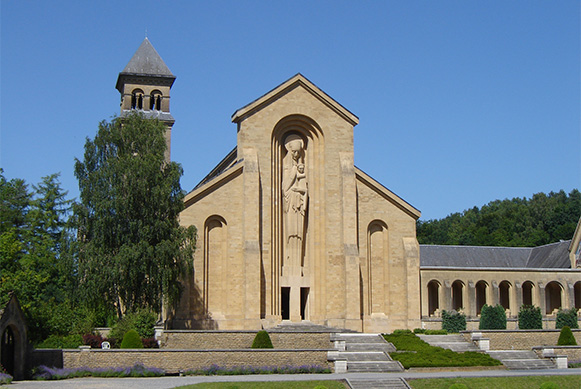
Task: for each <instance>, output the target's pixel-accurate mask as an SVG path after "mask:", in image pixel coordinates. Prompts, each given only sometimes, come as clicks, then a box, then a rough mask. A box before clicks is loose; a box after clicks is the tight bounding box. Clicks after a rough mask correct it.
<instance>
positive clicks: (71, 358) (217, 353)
mask: <svg viewBox="0 0 581 389" xmlns="http://www.w3.org/2000/svg"><path fill="white" fill-rule="evenodd" d="M327 351H328V350H282V349H280V350H279V349H247V350H178V349H172V350H170V349H145V350H129V349H111V350H101V349H90V350H78V349H74V350H73V349H70V350H62V356H63V367H65V368H76V367H88V368H110V367H127V366H133V365H134V364H136V363H142V364H143V365H145V366H147V367H157V368H160V369H164V370H165V371H166V373H178V372H179V371H186V370H191V369H201V368H204V367H209V366H211V365H218V366H220V367H237V366H253V367H261V366H280V367H282V366H305V365H317V366H323V367H331V366H330V364H329V363H328V362H327Z"/></svg>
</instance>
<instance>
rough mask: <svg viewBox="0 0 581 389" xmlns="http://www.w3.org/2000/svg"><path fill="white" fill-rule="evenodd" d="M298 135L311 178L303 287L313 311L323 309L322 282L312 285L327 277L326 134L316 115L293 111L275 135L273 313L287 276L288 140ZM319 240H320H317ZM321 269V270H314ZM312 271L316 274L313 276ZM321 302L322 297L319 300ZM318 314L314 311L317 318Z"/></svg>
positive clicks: (272, 265) (276, 312)
mask: <svg viewBox="0 0 581 389" xmlns="http://www.w3.org/2000/svg"><path fill="white" fill-rule="evenodd" d="M291 135H294V136H295V138H296V137H297V136H298V137H300V139H302V140H303V143H304V165H305V174H306V177H307V182H308V211H307V215H306V216H305V219H306V220H305V231H304V240H303V258H302V261H301V262H302V263H301V265H302V274H301V280H300V282H301V286H300V287H301V288H303V289H304V288H308V289H309V290H308V294H309V299H310V300H311V301H310V302H309V304H308V306H309V309H310V310H311V312H313V311H319V312H322V311H323V310H322V309H320V308H322V307H319V308H318V307H317V303H316V301H317V299H316V296H317V295H318V294H319V290H320V288H321V285H311V284H310V281H309V280H311V279H318V280H324V279H325V277H324V273H323V272H324V267H325V264H324V260H323V258H324V253H325V228H324V226H325V216H324V215H325V201H324V195H325V193H324V177H325V174H324V166H325V152H324V151H325V138H324V134H323V131H322V129H321V127H320V126H319V125H318V124H317V122H315V121H314V120H313V119H312V118H310V117H307V116H304V115H289V116H286V117H284V118H282V119H281V120H279V121H278V123H277V124H276V125H275V126H274V128H273V131H272V139H271V153H272V155H271V161H272V163H271V180H272V182H271V190H272V193H271V198H272V203H271V214H272V217H271V234H272V236H271V240H272V251H271V258H270V261H271V263H270V274H269V277H270V279H271V282H270V284H271V285H272V288H271V291H270V304H269V307H268V309H269V310H270V313H271V314H272V315H276V316H280V315H281V287H286V286H287V285H283V284H284V283H285V280H284V279H283V282H282V283H283V284H281V278H283V271H282V270H283V267H282V266H283V263H284V255H285V242H284V215H283V203H284V198H283V197H284V196H283V194H282V190H283V189H282V181H283V174H284V169H285V166H284V165H285V163H286V162H288V158H286V160H285V157H287V150H286V148H285V140H286V139H287V137H289V136H291ZM315 242H316V243H317V244H315ZM315 269H317V270H316V271H317V273H320V274H312V272H313V271H315ZM311 275H312V276H311ZM319 302H321V300H319ZM315 316H316V315H311V317H312V318H314V317H315Z"/></svg>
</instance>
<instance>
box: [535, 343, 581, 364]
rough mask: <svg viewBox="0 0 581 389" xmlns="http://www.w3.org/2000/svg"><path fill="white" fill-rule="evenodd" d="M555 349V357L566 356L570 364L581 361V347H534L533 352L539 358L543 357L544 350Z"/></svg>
mask: <svg viewBox="0 0 581 389" xmlns="http://www.w3.org/2000/svg"><path fill="white" fill-rule="evenodd" d="M547 348H550V349H553V350H554V352H555V355H566V356H567V361H568V362H573V361H575V362H579V361H581V346H550V347H541V346H539V347H533V351H534V352H536V353H537V354H538V355H539V356H542V355H543V350H544V349H547Z"/></svg>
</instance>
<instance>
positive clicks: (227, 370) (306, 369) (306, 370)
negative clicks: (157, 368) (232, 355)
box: [185, 365, 331, 375]
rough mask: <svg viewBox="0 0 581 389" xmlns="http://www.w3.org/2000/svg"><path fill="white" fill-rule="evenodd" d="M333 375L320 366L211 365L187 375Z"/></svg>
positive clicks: (189, 372) (189, 371)
mask: <svg viewBox="0 0 581 389" xmlns="http://www.w3.org/2000/svg"><path fill="white" fill-rule="evenodd" d="M315 373H319V374H320V373H331V369H329V368H328V367H323V366H319V365H304V366H261V367H254V366H238V367H221V366H218V365H211V366H209V367H206V368H203V369H194V370H188V371H186V372H185V374H186V375H247V374H315Z"/></svg>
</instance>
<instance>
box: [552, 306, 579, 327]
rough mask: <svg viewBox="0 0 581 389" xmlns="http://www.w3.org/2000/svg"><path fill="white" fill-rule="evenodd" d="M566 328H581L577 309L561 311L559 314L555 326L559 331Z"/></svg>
mask: <svg viewBox="0 0 581 389" xmlns="http://www.w3.org/2000/svg"><path fill="white" fill-rule="evenodd" d="M565 326H567V327H569V328H579V322H578V321H577V310H576V309H575V308H571V309H559V311H558V312H557V323H556V324H555V327H556V328H557V329H559V328H563V327H565Z"/></svg>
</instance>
